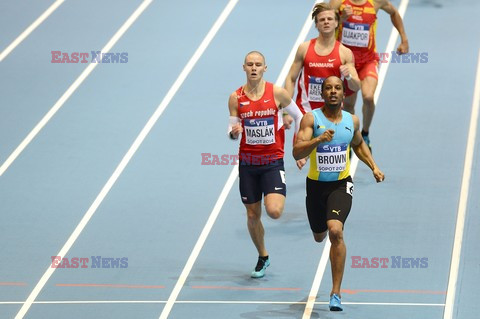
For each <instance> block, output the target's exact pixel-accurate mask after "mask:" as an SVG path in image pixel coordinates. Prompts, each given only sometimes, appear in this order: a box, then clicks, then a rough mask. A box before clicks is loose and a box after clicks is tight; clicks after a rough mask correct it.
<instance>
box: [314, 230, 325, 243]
mask: <svg viewBox="0 0 480 319" xmlns="http://www.w3.org/2000/svg"><path fill="white" fill-rule="evenodd" d="M326 237H327V232H326V231H324V232H323V233H313V239H315V241H316V242H317V243H321V242H322V241H323V240H324V239H325V238H326Z"/></svg>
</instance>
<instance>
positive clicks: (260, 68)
mask: <svg viewBox="0 0 480 319" xmlns="http://www.w3.org/2000/svg"><path fill="white" fill-rule="evenodd" d="M243 70H244V71H245V73H246V74H247V79H249V80H252V81H255V80H260V79H261V78H262V77H263V73H264V72H265V71H266V70H267V66H266V65H265V60H264V59H263V57H262V56H261V55H260V54H258V53H251V54H249V55H247V57H246V58H245V64H244V65H243Z"/></svg>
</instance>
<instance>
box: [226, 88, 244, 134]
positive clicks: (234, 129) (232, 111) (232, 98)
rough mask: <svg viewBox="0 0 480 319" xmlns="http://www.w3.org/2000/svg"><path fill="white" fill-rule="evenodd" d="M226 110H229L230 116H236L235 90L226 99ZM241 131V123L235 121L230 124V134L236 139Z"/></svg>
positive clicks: (236, 101)
mask: <svg viewBox="0 0 480 319" xmlns="http://www.w3.org/2000/svg"><path fill="white" fill-rule="evenodd" d="M228 110H229V111H230V116H233V117H238V98H237V93H236V92H233V93H232V94H230V97H229V99H228ZM242 132H243V128H242V124H240V123H237V124H235V125H233V126H232V132H231V134H232V137H233V138H234V139H237V138H238V136H239V135H240V134H241V133H242Z"/></svg>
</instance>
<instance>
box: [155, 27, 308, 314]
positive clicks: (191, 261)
mask: <svg viewBox="0 0 480 319" xmlns="http://www.w3.org/2000/svg"><path fill="white" fill-rule="evenodd" d="M310 24H311V21H310V19H307V21H306V22H305V25H308V27H306V26H305V25H304V26H303V28H302V30H301V31H300V34H299V35H298V37H297V40H296V41H295V44H294V46H293V49H292V51H291V52H290V55H289V56H288V58H287V60H286V61H285V64H284V65H283V68H282V71H281V72H280V74H279V76H278V78H277V81H275V84H276V85H278V86H281V85H282V84H283V81H284V79H285V77H286V73H285V74H284V70H287V72H288V69H287V68H288V67H289V65H290V64H291V63H292V61H293V57H294V54H295V51H294V50H296V48H297V46H298V44H300V43H301V41H303V39H304V38H305V37H306V36H307V33H308V30H309V29H310ZM292 52H293V55H292ZM237 177H238V164H237V165H235V166H234V167H233V169H232V171H231V172H230V176H229V177H228V179H227V182H226V184H225V186H224V187H223V190H222V192H221V193H220V196H219V197H218V199H217V202H216V203H215V206H214V208H213V210H212V212H211V213H210V216H209V218H208V221H207V224H205V226H204V228H203V230H202V233H201V234H200V237H199V238H198V240H197V243H196V244H195V247H194V248H193V250H192V253H191V254H190V257H189V258H188V260H187V263H186V264H185V267H184V268H183V271H182V273H181V274H180V277H179V278H178V280H177V283H176V284H175V287H174V288H173V290H172V293H171V294H170V296H169V298H168V301H167V304H166V305H165V307H164V308H163V311H162V313H161V314H160V319H166V318H168V315H169V314H170V312H171V311H172V307H173V305H174V304H175V303H177V302H179V301H177V298H178V295H179V294H180V291H181V290H182V288H183V286H184V284H185V281H186V280H187V277H188V275H189V274H190V271H191V270H192V268H193V265H194V264H195V261H196V260H197V258H198V255H199V254H200V251H201V249H202V247H203V245H204V244H205V241H206V240H207V237H208V235H209V233H210V231H211V229H212V227H213V224H214V223H215V221H216V219H217V217H218V214H219V213H220V210H221V209H222V207H223V204H224V203H225V200H226V198H227V195H228V193H230V190H231V189H232V186H233V184H234V182H235V180H236V179H237Z"/></svg>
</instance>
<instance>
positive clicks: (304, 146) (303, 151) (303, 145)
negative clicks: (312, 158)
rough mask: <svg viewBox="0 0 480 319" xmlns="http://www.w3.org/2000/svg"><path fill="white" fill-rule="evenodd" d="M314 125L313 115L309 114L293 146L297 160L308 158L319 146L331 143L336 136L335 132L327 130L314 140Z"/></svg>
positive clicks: (301, 124) (304, 118) (305, 116)
mask: <svg viewBox="0 0 480 319" xmlns="http://www.w3.org/2000/svg"><path fill="white" fill-rule="evenodd" d="M313 125H314V120H313V114H312V113H310V112H308V113H306V114H305V115H304V116H303V118H302V122H301V123H300V130H299V131H298V135H297V139H296V141H295V145H294V146H293V157H294V158H295V159H296V160H300V159H303V158H305V157H307V156H308V155H309V154H310V153H311V152H312V151H313V149H315V147H317V145H318V144H320V143H324V142H329V141H331V140H332V138H333V135H334V134H335V131H334V130H326V131H325V132H323V134H322V135H319V136H317V137H315V138H312V136H313Z"/></svg>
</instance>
